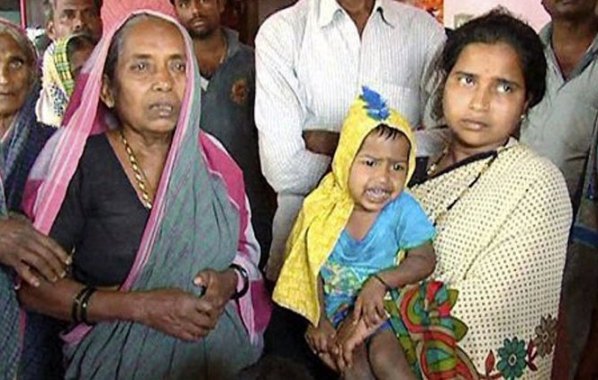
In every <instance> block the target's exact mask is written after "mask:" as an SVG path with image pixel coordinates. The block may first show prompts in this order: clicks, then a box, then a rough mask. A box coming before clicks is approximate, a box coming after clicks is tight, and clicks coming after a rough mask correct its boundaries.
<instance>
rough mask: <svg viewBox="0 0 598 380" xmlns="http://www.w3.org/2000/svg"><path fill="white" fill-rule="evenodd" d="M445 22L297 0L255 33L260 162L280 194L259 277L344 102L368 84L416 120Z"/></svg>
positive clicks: (384, 9) (334, 133)
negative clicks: (266, 257) (270, 245)
mask: <svg viewBox="0 0 598 380" xmlns="http://www.w3.org/2000/svg"><path fill="white" fill-rule="evenodd" d="M444 38H445V36H444V30H443V28H442V26H441V25H439V24H438V23H437V22H436V21H435V20H434V19H433V18H432V17H431V16H429V15H428V14H427V13H425V12H424V11H422V10H419V9H417V8H414V7H411V6H409V5H405V4H401V3H399V2H396V1H394V0H299V1H298V2H297V3H296V4H295V5H293V6H292V7H289V8H287V9H284V10H282V11H279V12H277V13H276V14H274V15H273V16H272V17H270V18H269V19H268V20H266V22H265V23H264V24H263V25H262V27H261V29H260V31H259V33H258V35H257V38H256V69H257V88H256V108H255V119H256V124H257V128H258V132H259V146H260V159H261V164H262V170H263V172H264V175H265V176H266V179H267V180H268V181H269V183H270V185H272V187H273V188H274V190H275V191H276V192H277V194H278V209H277V211H276V215H275V217H274V223H273V237H272V247H271V249H270V259H269V262H268V267H267V277H268V278H269V279H270V280H272V281H275V280H276V278H277V277H278V273H279V271H280V266H281V265H282V260H283V252H284V246H285V242H286V239H287V237H288V235H289V233H290V230H291V228H292V226H293V223H294V220H295V218H296V216H297V214H298V212H299V209H300V207H301V204H302V202H303V199H304V197H305V196H306V195H307V194H309V192H310V191H311V190H312V189H313V188H315V187H316V185H317V184H318V182H319V180H320V179H321V178H322V176H323V175H324V174H325V172H326V171H327V170H328V167H329V165H330V162H331V157H332V155H333V154H334V150H335V148H336V143H337V141H338V132H339V131H340V128H341V125H342V121H343V119H344V118H345V115H346V113H347V111H348V108H349V105H350V104H351V102H352V101H353V100H354V99H355V97H356V96H357V94H358V93H359V92H360V90H361V87H362V86H364V85H365V86H368V87H370V88H372V89H374V90H376V91H378V92H379V93H381V94H382V95H383V96H384V98H385V99H387V100H388V102H389V106H390V107H392V108H395V109H398V110H399V111H401V112H402V113H403V115H404V116H405V117H406V118H407V119H408V120H409V121H410V122H411V124H412V126H413V127H414V128H416V127H420V126H421V125H422V119H423V112H424V109H425V107H426V104H427V101H428V98H429V97H430V91H429V89H428V88H427V87H426V85H427V83H428V80H427V78H428V75H429V74H430V69H431V63H432V61H433V59H434V57H435V54H436V52H437V51H438V49H439V48H440V45H441V44H442V43H443V41H444Z"/></svg>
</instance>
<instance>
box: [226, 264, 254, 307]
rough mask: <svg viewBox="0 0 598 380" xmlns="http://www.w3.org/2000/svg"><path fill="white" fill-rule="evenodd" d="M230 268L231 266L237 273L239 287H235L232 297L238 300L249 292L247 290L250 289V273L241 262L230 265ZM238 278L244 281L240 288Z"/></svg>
mask: <svg viewBox="0 0 598 380" xmlns="http://www.w3.org/2000/svg"><path fill="white" fill-rule="evenodd" d="M229 268H231V269H232V270H234V271H235V272H236V273H237V287H236V289H235V293H233V295H232V296H231V299H233V300H238V299H239V298H241V297H243V296H244V295H245V294H247V291H248V290H249V274H248V273H247V270H245V268H243V267H242V266H240V265H239V264H235V263H232V264H231V265H229ZM238 279H241V280H242V283H243V285H242V287H241V289H240V290H239V281H238Z"/></svg>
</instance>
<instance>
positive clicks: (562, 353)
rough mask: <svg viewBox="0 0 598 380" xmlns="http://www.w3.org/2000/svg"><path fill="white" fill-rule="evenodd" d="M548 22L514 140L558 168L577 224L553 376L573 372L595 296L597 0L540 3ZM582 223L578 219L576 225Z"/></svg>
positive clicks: (597, 242) (545, 0) (597, 246)
mask: <svg viewBox="0 0 598 380" xmlns="http://www.w3.org/2000/svg"><path fill="white" fill-rule="evenodd" d="M542 4H543V6H544V8H545V9H546V11H547V12H548V14H549V15H550V17H551V22H550V23H549V24H548V25H546V27H544V28H543V29H542V30H541V31H540V38H541V40H542V42H543V44H544V54H545V56H546V60H547V61H548V71H547V73H546V84H547V89H546V95H545V97H544V99H543V100H542V102H540V103H539V104H538V105H537V106H536V107H534V108H532V109H530V111H529V112H528V113H527V115H526V117H525V118H524V121H523V125H522V129H521V136H520V140H521V142H522V143H525V144H527V145H528V146H530V147H531V148H533V149H534V150H535V151H536V152H538V153H539V154H540V155H542V156H545V157H547V158H549V159H550V160H551V161H552V162H553V163H554V164H555V165H556V166H557V167H558V168H559V169H561V171H562V173H563V175H564V176H565V180H566V182H567V188H568V190H569V195H570V197H571V200H572V203H573V212H574V215H575V219H576V220H578V221H579V223H583V224H584V225H586V226H590V225H592V226H594V227H593V228H594V232H592V230H591V229H589V228H582V227H580V226H579V225H577V226H575V227H574V228H573V230H572V240H571V244H570V246H569V250H568V253H567V264H566V267H565V274H564V279H563V290H562V295H561V313H560V318H559V319H560V325H559V339H558V342H559V344H558V345H557V363H559V364H560V365H558V366H555V370H556V371H559V372H558V373H555V376H556V378H559V379H570V378H572V377H573V376H574V375H575V372H576V368H577V366H578V364H579V360H580V357H581V355H582V353H583V350H584V347H585V345H586V342H587V339H588V334H589V331H590V324H591V321H592V310H593V309H594V308H595V305H596V304H597V300H598V283H597V281H598V280H597V279H598V254H597V252H598V234H597V233H596V232H595V231H596V227H595V226H596V224H598V222H597V220H598V206H597V204H596V198H595V188H594V187H593V186H594V185H593V182H592V181H588V180H587V179H586V180H584V177H585V178H588V176H585V174H586V172H587V171H589V170H591V169H592V167H593V161H592V159H593V157H594V156H592V155H591V154H590V153H591V152H592V149H593V148H594V147H595V146H596V144H597V142H598V15H597V14H596V13H595V8H596V7H597V5H598V1H596V0H579V1H571V2H565V1H558V0H543V1H542ZM581 220H583V221H584V222H581Z"/></svg>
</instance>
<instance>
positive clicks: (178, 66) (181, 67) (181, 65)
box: [172, 61, 187, 72]
mask: <svg viewBox="0 0 598 380" xmlns="http://www.w3.org/2000/svg"><path fill="white" fill-rule="evenodd" d="M172 68H173V69H174V70H175V71H179V72H184V71H185V70H186V69H187V64H186V63H185V62H183V61H175V62H173V63H172Z"/></svg>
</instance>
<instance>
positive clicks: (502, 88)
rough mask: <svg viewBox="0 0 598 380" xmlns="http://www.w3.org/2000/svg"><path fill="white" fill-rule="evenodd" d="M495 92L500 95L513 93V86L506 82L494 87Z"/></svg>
mask: <svg viewBox="0 0 598 380" xmlns="http://www.w3.org/2000/svg"><path fill="white" fill-rule="evenodd" d="M496 90H497V91H498V92H500V93H504V94H506V93H509V92H512V91H513V85H511V84H510V83H508V82H500V83H499V84H498V86H497V87H496Z"/></svg>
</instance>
